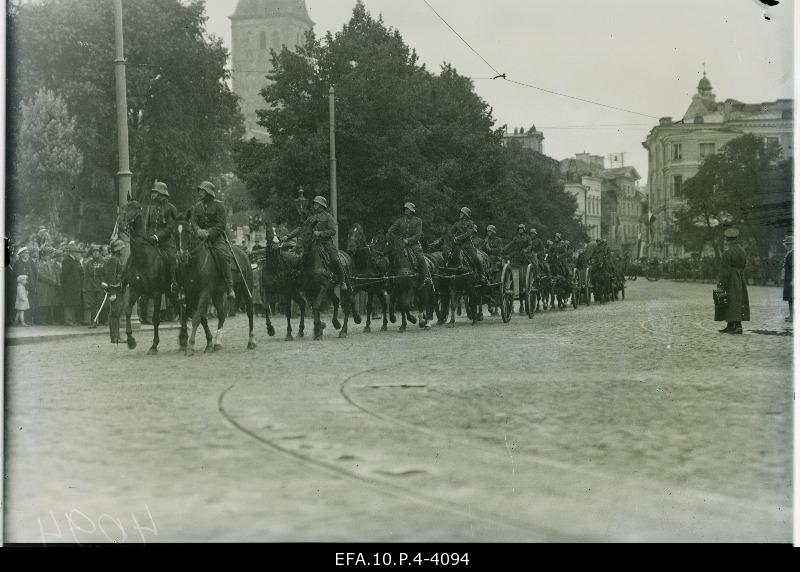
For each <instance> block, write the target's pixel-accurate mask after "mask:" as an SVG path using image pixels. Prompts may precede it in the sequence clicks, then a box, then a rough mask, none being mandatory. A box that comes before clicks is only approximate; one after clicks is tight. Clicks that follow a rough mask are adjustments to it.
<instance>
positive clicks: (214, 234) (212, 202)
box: [192, 196, 233, 292]
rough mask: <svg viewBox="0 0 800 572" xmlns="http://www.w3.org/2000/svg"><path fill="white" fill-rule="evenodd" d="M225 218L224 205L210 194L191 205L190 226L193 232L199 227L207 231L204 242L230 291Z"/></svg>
mask: <svg viewBox="0 0 800 572" xmlns="http://www.w3.org/2000/svg"><path fill="white" fill-rule="evenodd" d="M226 220H227V213H226V212H225V205H223V204H222V202H221V201H218V200H217V199H212V198H210V196H209V198H205V199H203V200H201V201H198V202H196V203H195V205H194V206H193V207H192V228H193V229H194V231H195V233H196V232H197V231H198V230H200V229H203V230H206V231H208V239H207V240H206V243H207V244H208V247H209V248H210V249H211V254H212V255H213V256H214V260H215V261H216V263H217V266H218V268H219V269H220V270H221V271H222V274H223V277H224V279H225V287H226V288H227V289H228V291H229V292H230V291H232V290H233V275H232V274H231V263H232V260H231V256H232V255H231V249H230V247H229V246H228V243H227V240H226V236H225V229H226V228H227V224H226Z"/></svg>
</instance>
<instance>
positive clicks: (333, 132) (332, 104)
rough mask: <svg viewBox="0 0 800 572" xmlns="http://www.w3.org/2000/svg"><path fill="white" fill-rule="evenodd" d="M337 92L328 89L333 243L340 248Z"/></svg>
mask: <svg viewBox="0 0 800 572" xmlns="http://www.w3.org/2000/svg"><path fill="white" fill-rule="evenodd" d="M335 99H336V92H335V91H334V89H333V86H331V89H330V90H329V91H328V103H329V107H330V116H331V174H330V176H331V214H332V215H333V221H334V225H335V226H334V228H335V230H336V234H335V235H334V236H333V244H334V246H335V247H336V248H339V206H338V202H337V201H338V197H337V196H336V114H335Z"/></svg>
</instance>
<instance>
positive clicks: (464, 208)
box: [459, 207, 472, 218]
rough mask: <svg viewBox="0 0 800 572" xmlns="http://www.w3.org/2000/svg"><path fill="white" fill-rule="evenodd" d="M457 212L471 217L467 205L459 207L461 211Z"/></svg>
mask: <svg viewBox="0 0 800 572" xmlns="http://www.w3.org/2000/svg"><path fill="white" fill-rule="evenodd" d="M459 212H460V213H461V214H463V215H464V216H466V217H468V218H471V217H472V211H471V210H469V208H468V207H461V211H459Z"/></svg>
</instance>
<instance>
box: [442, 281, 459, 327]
mask: <svg viewBox="0 0 800 572" xmlns="http://www.w3.org/2000/svg"><path fill="white" fill-rule="evenodd" d="M456 298H457V296H456V292H455V290H454V289H450V293H449V296H448V301H447V302H448V303H447V306H448V308H449V310H450V319H449V320H448V321H447V325H446V326H445V327H446V328H455V327H456V301H457V300H456Z"/></svg>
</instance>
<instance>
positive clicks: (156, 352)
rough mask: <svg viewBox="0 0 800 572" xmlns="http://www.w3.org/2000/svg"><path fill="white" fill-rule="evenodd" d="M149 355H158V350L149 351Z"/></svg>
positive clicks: (151, 349)
mask: <svg viewBox="0 0 800 572" xmlns="http://www.w3.org/2000/svg"><path fill="white" fill-rule="evenodd" d="M147 355H149V356H156V355H158V348H150V349H149V350H147Z"/></svg>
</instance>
